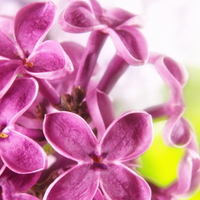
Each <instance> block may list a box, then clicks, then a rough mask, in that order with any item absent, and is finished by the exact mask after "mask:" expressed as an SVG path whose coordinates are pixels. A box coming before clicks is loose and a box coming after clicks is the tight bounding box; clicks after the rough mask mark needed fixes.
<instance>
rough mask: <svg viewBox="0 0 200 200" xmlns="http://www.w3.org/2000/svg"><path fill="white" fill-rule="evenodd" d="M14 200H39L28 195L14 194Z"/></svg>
mask: <svg viewBox="0 0 200 200" xmlns="http://www.w3.org/2000/svg"><path fill="white" fill-rule="evenodd" d="M14 200H39V199H38V198H37V197H34V196H32V195H30V194H25V193H24V194H15V196H14Z"/></svg>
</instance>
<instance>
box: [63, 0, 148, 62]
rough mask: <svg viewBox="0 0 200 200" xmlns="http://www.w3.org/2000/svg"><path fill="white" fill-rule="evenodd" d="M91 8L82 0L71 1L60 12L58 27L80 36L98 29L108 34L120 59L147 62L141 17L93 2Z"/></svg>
mask: <svg viewBox="0 0 200 200" xmlns="http://www.w3.org/2000/svg"><path fill="white" fill-rule="evenodd" d="M90 3H91V6H90V5H89V4H87V3H86V2H84V1H72V2H71V3H70V4H69V6H68V7H67V8H66V9H65V10H64V11H63V12H62V13H61V16H60V19H59V24H60V26H61V28H62V29H63V30H64V31H66V32H71V33H83V32H88V31H94V32H95V31H96V30H100V31H102V32H103V33H106V34H109V35H110V36H111V39H112V40H113V42H114V45H115V47H116V49H117V51H118V53H119V54H120V56H121V57H123V59H124V60H125V61H126V62H127V63H129V64H133V65H141V64H143V63H144V62H146V61H147V58H148V48H147V43H146V40H145V38H144V37H143V35H142V34H141V33H140V31H138V30H137V28H138V27H140V26H142V25H143V20H142V17H141V16H137V15H134V14H132V13H129V12H127V11H125V10H123V9H120V8H114V9H111V10H105V9H103V8H102V7H101V6H100V4H99V3H98V2H97V1H96V0H90Z"/></svg>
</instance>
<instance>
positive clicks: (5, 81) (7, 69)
mask: <svg viewBox="0 0 200 200" xmlns="http://www.w3.org/2000/svg"><path fill="white" fill-rule="evenodd" d="M22 67H23V66H22V63H21V62H20V61H16V60H14V61H12V60H0V98H1V97H2V96H3V95H4V94H5V93H6V92H7V91H8V89H9V88H10V86H11V85H12V83H13V82H14V80H15V78H16V77H17V75H18V74H19V73H20V71H21V70H22Z"/></svg>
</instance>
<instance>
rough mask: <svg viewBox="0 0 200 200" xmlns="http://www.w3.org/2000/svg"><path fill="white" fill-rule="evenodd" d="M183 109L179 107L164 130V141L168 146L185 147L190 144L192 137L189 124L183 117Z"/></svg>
mask: <svg viewBox="0 0 200 200" xmlns="http://www.w3.org/2000/svg"><path fill="white" fill-rule="evenodd" d="M183 111H184V110H183V109H182V108H181V107H177V109H176V111H175V112H174V113H173V114H172V115H171V116H170V117H169V119H168V121H167V123H166V125H165V127H164V129H163V133H162V134H163V139H164V141H165V142H166V144H167V145H172V146H175V147H184V146H186V145H187V144H189V142H190V140H191V136H192V132H191V130H190V126H189V124H188V122H187V121H186V120H185V119H184V118H182V117H181V115H182V114H183Z"/></svg>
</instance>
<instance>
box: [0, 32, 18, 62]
mask: <svg viewBox="0 0 200 200" xmlns="http://www.w3.org/2000/svg"><path fill="white" fill-rule="evenodd" d="M0 56H3V57H5V58H10V59H18V58H19V54H18V50H17V47H16V44H15V42H14V41H13V40H12V39H11V38H10V37H9V36H7V35H6V34H5V33H4V32H2V31H1V30H0Z"/></svg>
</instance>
